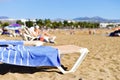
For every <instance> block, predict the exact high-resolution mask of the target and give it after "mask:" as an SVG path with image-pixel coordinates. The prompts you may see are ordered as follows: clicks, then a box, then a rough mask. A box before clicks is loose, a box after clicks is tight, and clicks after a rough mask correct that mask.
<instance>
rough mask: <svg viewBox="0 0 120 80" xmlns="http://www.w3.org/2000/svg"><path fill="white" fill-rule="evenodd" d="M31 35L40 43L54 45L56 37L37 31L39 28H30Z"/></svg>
mask: <svg viewBox="0 0 120 80" xmlns="http://www.w3.org/2000/svg"><path fill="white" fill-rule="evenodd" d="M31 33H32V35H33V36H34V37H38V38H39V40H40V41H44V42H50V43H54V40H55V38H56V36H52V35H51V34H49V33H48V31H46V30H43V31H41V30H40V29H39V26H35V27H31Z"/></svg>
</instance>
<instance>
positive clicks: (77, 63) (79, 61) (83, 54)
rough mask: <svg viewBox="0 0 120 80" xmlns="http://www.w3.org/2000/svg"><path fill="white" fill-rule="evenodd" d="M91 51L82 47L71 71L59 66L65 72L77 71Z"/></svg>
mask: <svg viewBox="0 0 120 80" xmlns="http://www.w3.org/2000/svg"><path fill="white" fill-rule="evenodd" d="M88 52H89V50H88V49H87V48H81V49H80V54H81V55H80V57H79V58H78V60H77V61H76V62H75V64H74V66H73V67H72V69H71V70H69V71H65V70H64V69H63V68H62V67H61V66H60V67H57V68H58V69H59V70H60V71H61V72H62V73H63V74H66V73H71V72H75V71H76V70H77V68H78V67H79V65H80V64H81V63H82V61H83V59H84V58H85V57H86V55H87V53H88Z"/></svg>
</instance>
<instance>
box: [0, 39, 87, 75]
mask: <svg viewBox="0 0 120 80" xmlns="http://www.w3.org/2000/svg"><path fill="white" fill-rule="evenodd" d="M2 43H3V44H2ZM23 43H25V42H22V41H20V42H19V41H11V42H10V41H0V45H7V46H1V47H0V62H2V63H7V64H12V65H19V66H29V67H39V66H52V67H57V68H58V69H59V70H60V71H61V72H62V73H63V74H65V73H70V72H75V71H76V70H77V68H78V67H79V65H80V64H81V63H82V61H83V59H84V58H85V56H86V55H87V53H88V52H89V51H88V49H87V48H81V47H78V46H75V45H62V46H24V45H23ZM8 44H9V45H8ZM75 52H79V53H80V56H79V58H78V60H77V61H76V62H75V64H74V65H73V67H72V69H71V70H69V71H66V70H64V69H63V68H62V67H61V58H60V56H61V54H66V53H67V54H68V53H75Z"/></svg>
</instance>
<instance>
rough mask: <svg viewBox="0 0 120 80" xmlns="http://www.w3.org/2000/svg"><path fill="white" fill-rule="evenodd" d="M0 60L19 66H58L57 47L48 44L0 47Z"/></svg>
mask: <svg viewBox="0 0 120 80" xmlns="http://www.w3.org/2000/svg"><path fill="white" fill-rule="evenodd" d="M0 62H3V63H7V64H13V65H21V66H31V67H37V66H60V57H59V54H58V49H56V48H52V47H50V46H23V45H16V46H12V45H10V46H7V47H0Z"/></svg>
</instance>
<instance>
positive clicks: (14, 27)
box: [5, 24, 23, 30]
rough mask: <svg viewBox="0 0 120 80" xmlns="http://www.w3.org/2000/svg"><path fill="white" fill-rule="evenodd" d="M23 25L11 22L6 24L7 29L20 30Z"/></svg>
mask: <svg viewBox="0 0 120 80" xmlns="http://www.w3.org/2000/svg"><path fill="white" fill-rule="evenodd" d="M22 28H23V27H22V26H21V25H20V24H11V25H9V26H6V27H5V29H9V30H18V29H22Z"/></svg>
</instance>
